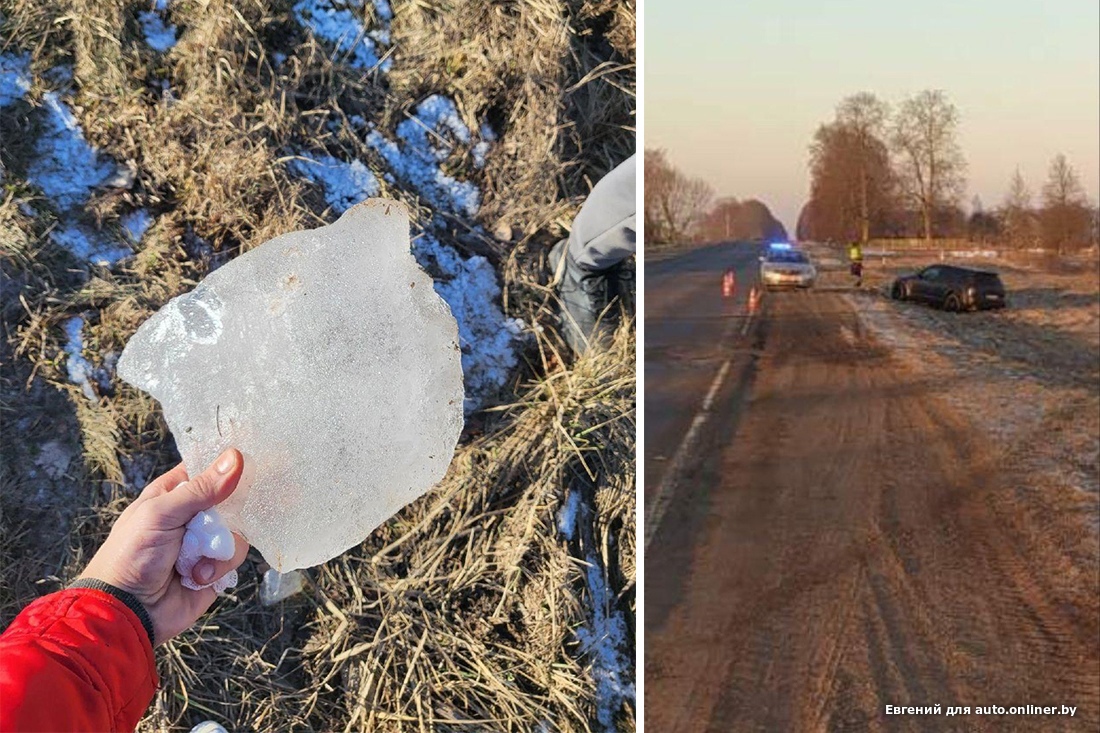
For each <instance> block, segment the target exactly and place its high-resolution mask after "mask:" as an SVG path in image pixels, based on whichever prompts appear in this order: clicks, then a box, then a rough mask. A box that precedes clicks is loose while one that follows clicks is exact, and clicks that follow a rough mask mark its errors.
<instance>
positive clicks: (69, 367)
mask: <svg viewBox="0 0 1100 733" xmlns="http://www.w3.org/2000/svg"><path fill="white" fill-rule="evenodd" d="M63 328H64V330H65V337H66V339H67V340H66V342H65V353H66V354H67V358H66V360H65V370H66V371H67V372H68V375H69V381H70V382H72V383H73V384H75V385H78V386H79V387H80V391H82V392H83V393H84V396H85V397H87V398H88V399H89V400H91V401H92V402H98V401H99V396H98V395H97V394H96V390H95V387H93V386H92V384H93V383H95V384H99V386H100V387H103V388H106V387H107V386H108V385H109V383H110V379H111V375H110V374H109V373H108V371H107V370H106V369H96V368H95V367H93V366H92V364H91V362H89V361H88V360H87V359H85V358H84V319H83V318H82V317H81V316H74V317H73V318H70V319H69V320H67V321H65V325H64V326H63Z"/></svg>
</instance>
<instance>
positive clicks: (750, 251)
mask: <svg viewBox="0 0 1100 733" xmlns="http://www.w3.org/2000/svg"><path fill="white" fill-rule="evenodd" d="M759 253H760V248H759V246H757V245H753V244H748V243H725V244H718V245H713V246H709V247H704V248H701V249H695V250H692V251H689V252H687V253H685V254H683V255H680V256H677V257H673V258H671V259H665V260H661V261H658V262H646V263H645V298H646V300H645V307H646V324H645V325H646V331H645V354H644V360H645V361H644V363H645V384H646V394H645V414H646V418H647V419H646V424H645V441H646V445H647V446H653V447H652V448H651V449H649V450H647V451H646V455H645V476H646V480H645V497H644V498H645V515H646V516H647V517H652V516H654V513H655V511H657V512H662V511H663V510H664V509H665V508H666V507H665V506H664V505H658V504H657V500H658V494H663V495H665V496H666V497H667V496H670V495H672V491H674V489H675V487H670V486H668V485H667V482H665V483H662V482H664V481H665V476H666V475H667V474H668V469H669V466H670V465H671V464H672V463H673V462H675V460H676V458H677V450H678V449H679V448H681V447H682V446H683V445H684V437H685V436H686V435H687V434H688V432H689V431H690V430H691V425H692V423H693V422H694V420H695V418H696V416H697V415H698V414H699V408H700V407H701V405H702V403H703V402H704V400H705V399H706V396H707V394H708V392H709V391H710V389H711V387H712V386H714V384H715V378H716V376H717V375H718V373H719V371H720V370H722V365H723V364H724V363H725V362H726V361H729V360H731V359H732V360H736V361H738V366H739V367H740V361H741V360H743V359H744V358H745V355H744V354H743V353H741V352H740V351H739V350H737V349H735V348H734V346H735V344H736V343H738V342H739V341H740V338H741V333H740V332H741V330H742V329H743V327H744V326H745V321H746V319H747V307H746V305H747V300H748V294H749V288H750V287H751V286H752V284H753V282H754V280H755V278H756V272H757V268H758V265H759V263H758V260H757V257H758V256H759ZM730 267H732V268H734V271H735V273H736V286H735V288H734V295H733V297H732V298H726V297H723V296H722V274H723V273H724V272H725V271H726V269H727V268H730ZM731 366H732V363H731ZM729 370H730V368H729V367H727V373H728V371H729ZM739 372H740V373H743V370H740V369H739ZM718 388H719V389H723V392H722V395H723V396H724V395H726V394H728V392H729V386H728V382H727V380H726V379H723V380H722V383H721V384H720V385H719V386H718ZM651 416H653V418H654V419H650V417H651ZM706 427H707V426H703V429H702V430H700V431H697V432H705V428H706ZM693 442H694V441H693ZM680 457H681V458H682V459H687V458H688V454H687V453H686V452H684V451H681V453H680ZM674 473H676V474H679V473H681V472H680V471H676V472H674ZM677 477H678V476H677ZM647 522H648V520H647Z"/></svg>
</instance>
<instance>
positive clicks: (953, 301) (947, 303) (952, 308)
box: [943, 293, 962, 313]
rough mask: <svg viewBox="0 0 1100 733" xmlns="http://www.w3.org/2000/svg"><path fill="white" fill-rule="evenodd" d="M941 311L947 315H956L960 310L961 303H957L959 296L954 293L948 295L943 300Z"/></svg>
mask: <svg viewBox="0 0 1100 733" xmlns="http://www.w3.org/2000/svg"><path fill="white" fill-rule="evenodd" d="M943 309H944V310H945V311H947V312H948V313H958V312H959V311H961V310H962V303H961V302H960V301H959V296H957V295H955V294H954V293H948V294H947V297H946V298H944V299H943Z"/></svg>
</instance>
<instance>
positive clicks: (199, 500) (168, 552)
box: [81, 449, 248, 645]
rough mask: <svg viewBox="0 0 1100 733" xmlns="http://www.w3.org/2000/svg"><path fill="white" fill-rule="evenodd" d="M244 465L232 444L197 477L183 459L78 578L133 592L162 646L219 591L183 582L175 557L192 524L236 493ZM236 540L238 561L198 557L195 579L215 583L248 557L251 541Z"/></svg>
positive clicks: (133, 507) (125, 517)
mask: <svg viewBox="0 0 1100 733" xmlns="http://www.w3.org/2000/svg"><path fill="white" fill-rule="evenodd" d="M243 466H244V461H243V459H242V457H241V454H240V453H239V452H238V451H237V450H235V449H229V450H227V451H226V452H224V453H222V454H221V455H220V456H218V460H216V461H214V465H213V466H211V467H210V468H208V469H207V470H206V471H204V472H203V473H201V474H199V475H198V476H196V477H195V478H193V479H190V480H189V479H188V477H187V470H186V469H185V468H184V466H183V464H182V463H181V464H180V465H178V466H176V467H175V468H173V469H172V470H171V471H169V472H168V473H166V474H164V475H163V476H161V477H160V478H158V479H156V480H155V481H153V482H152V483H150V484H149V485H148V486H146V487H145V490H144V491H142V492H141V495H140V496H138V498H137V499H135V500H134V502H133V503H132V504H130V506H128V507H126V510H125V511H124V512H122V515H121V516H119V518H118V520H117V521H115V525H114V527H112V528H111V534H110V535H108V537H107V540H106V542H104V543H103V546H102V547H100V548H99V550H98V551H97V552H96V554H95V556H94V557H93V558H92V561H91V562H90V563H88V567H87V568H85V569H84V572H83V573H81V578H95V579H98V580H102V581H103V582H105V583H110V584H111V585H113V586H115V587H116V588H120V589H122V590H124V591H127V592H129V593H131V594H133V595H134V597H136V598H137V599H138V600H139V601H140V602H141V603H142V605H144V606H145V609H146V610H147V611H148V612H149V617H150V618H151V619H152V621H153V632H154V636H155V637H156V644H158V645H159V644H163V643H164V642H166V641H168V640H169V639H171V638H172V637H173V636H175V635H176V634H178V633H180V632H181V631H184V630H185V629H188V628H190V627H191V625H192V624H194V623H195V622H196V621H197V620H198V619H199V616H202V615H203V614H204V613H206V610H207V609H208V608H210V605H211V604H212V603H213V602H214V598H215V597H216V596H217V593H215V592H214V589H213V588H203V589H202V590H188V589H187V588H184V587H183V585H182V584H181V583H180V575H179V573H177V572H176V559H177V558H178V557H179V554H180V547H181V546H182V545H183V533H184V528H185V527H186V526H187V523H188V522H189V521H191V518H192V517H194V516H195V515H196V514H198V513H199V512H200V511H204V510H206V509H209V508H210V507H212V506H214V505H215V504H219V503H221V502H223V501H225V500H226V499H227V498H228V497H229V495H230V494H232V493H233V491H234V490H235V489H236V488H237V481H239V480H240V478H241V470H242V469H243ZM233 538H234V540H235V549H236V552H235V553H234V555H233V559H232V560H225V561H215V560H210V559H209V558H203V559H202V560H200V561H199V562H198V563H197V564H196V565H195V567H194V569H193V570H192V571H191V577H192V579H193V580H194V581H195V583H196V584H198V585H205V584H207V583H212V582H213V581H215V580H217V579H218V578H220V577H222V576H223V575H225V574H226V573H228V572H229V571H230V570H234V569H236V568H237V567H238V566H239V565H240V564H241V563H242V562H244V558H245V556H246V555H247V554H248V543H247V542H246V541H245V540H244V538H243V537H241V536H240V535H237V534H235V533H234V535H233Z"/></svg>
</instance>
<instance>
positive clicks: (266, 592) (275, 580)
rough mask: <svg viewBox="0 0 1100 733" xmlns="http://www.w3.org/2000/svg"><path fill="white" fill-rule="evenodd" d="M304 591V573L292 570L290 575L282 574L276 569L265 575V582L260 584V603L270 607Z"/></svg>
mask: <svg viewBox="0 0 1100 733" xmlns="http://www.w3.org/2000/svg"><path fill="white" fill-rule="evenodd" d="M301 590H302V573H301V572H300V571H298V570H291V571H290V572H289V573H280V572H279V571H278V570H276V569H275V568H271V569H269V570H268V571H267V572H266V573H264V579H263V582H262V583H261V584H260V603H262V604H264V605H265V606H270V605H272V604H273V603H278V602H279V601H281V600H284V599H286V598H290V597H291V596H292V595H294V594H295V593H298V592H299V591H301Z"/></svg>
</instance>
